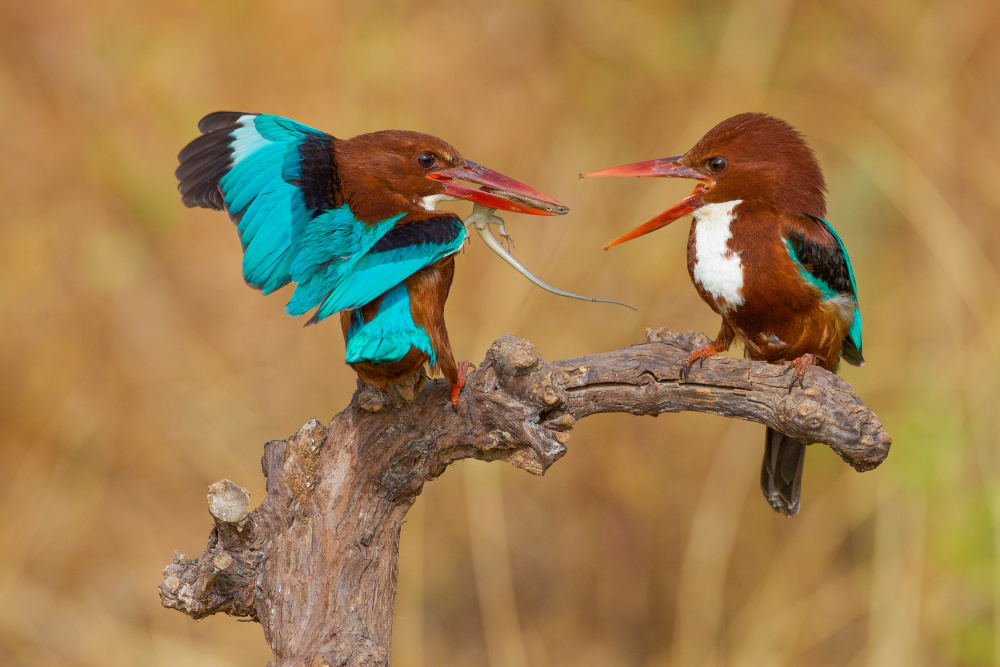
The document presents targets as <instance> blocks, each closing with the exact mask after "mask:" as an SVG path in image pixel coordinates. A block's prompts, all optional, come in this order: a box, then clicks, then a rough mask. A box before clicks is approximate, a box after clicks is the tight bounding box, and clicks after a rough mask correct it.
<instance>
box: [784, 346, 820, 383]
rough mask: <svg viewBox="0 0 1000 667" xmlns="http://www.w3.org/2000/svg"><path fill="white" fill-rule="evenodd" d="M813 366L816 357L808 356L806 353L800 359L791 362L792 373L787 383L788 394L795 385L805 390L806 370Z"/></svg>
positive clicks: (813, 355)
mask: <svg viewBox="0 0 1000 667" xmlns="http://www.w3.org/2000/svg"><path fill="white" fill-rule="evenodd" d="M814 365H816V355H815V354H810V353H809V352H806V353H805V354H803V355H802V356H801V357H798V358H797V359H793V360H792V362H791V368H792V371H793V372H792V381H791V382H789V383H788V392H789V393H791V391H792V389H793V388H794V387H795V385H796V384H797V385H799V386H800V387H802V388H803V389H805V388H806V385H805V379H806V370H808V368H809V367H810V366H814Z"/></svg>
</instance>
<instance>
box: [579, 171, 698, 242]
mask: <svg viewBox="0 0 1000 667" xmlns="http://www.w3.org/2000/svg"><path fill="white" fill-rule="evenodd" d="M682 157H684V156H683V155H678V156H677V157H666V158H660V159H659V160H646V161H645V162H636V163H635V164H626V165H622V166H621V167H611V168H610V169H601V170H600V171H592V172H590V173H589V174H585V175H584V176H585V177H590V176H638V177H646V178H649V177H653V176H656V177H660V178H693V179H695V180H698V181H701V183H699V184H698V185H697V186H696V187H695V189H694V192H692V193H691V196H689V197H686V198H685V199H682V200H681V201H679V202H678V203H677V204H675V205H674V206H672V207H670V208H669V209H667V210H666V211H664V212H663V213H661V214H659V215H658V216H656V217H655V218H653V219H651V220H648V221H646V222H644V223H642V224H641V225H639V226H638V227H636V228H635V229H633V230H632V231H630V232H629V233H628V234H626V235H625V236H622V237H619V238H617V239H615V240H614V241H612V242H611V243H609V244H607V245H606V246H604V249H605V250H607V249H608V248H610V247H611V246H613V245H618V244H619V243H625V241H631V240H632V239H635V238H638V237H640V236H643V235H644V234H648V233H650V232H652V231H655V230H657V229H659V228H660V227H666V226H667V225H669V224H670V223H671V222H673V221H674V220H677V219H678V218H683V217H684V216H685V215H687V214H689V213H692V212H694V211H696V210H698V209H699V208H701V207H702V206H704V205H705V202H704V201H702V199H701V197H702V195H704V194H705V193H706V192H708V191H709V190H711V189H712V187H713V186H714V185H715V181H713V180H712V179H710V178H708V177H706V176H705V175H704V174H700V173H698V172H697V171H695V170H694V169H692V168H691V167H688V166H686V165H683V164H681V163H680V160H681V158H682Z"/></svg>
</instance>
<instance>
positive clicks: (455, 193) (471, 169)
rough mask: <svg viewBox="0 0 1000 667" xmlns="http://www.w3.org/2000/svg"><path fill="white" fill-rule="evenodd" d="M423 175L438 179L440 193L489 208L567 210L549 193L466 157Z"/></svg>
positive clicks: (545, 212) (560, 212) (539, 211)
mask: <svg viewBox="0 0 1000 667" xmlns="http://www.w3.org/2000/svg"><path fill="white" fill-rule="evenodd" d="M427 178H431V179H434V180H436V181H441V182H442V183H443V184H444V194H446V195H448V196H450V197H456V198H458V199H467V200H468V201H471V202H475V203H477V204H482V205H483V206H489V207H490V208H498V209H502V210H504V211H514V212H515V213H531V214H532V215H563V214H565V213H568V212H569V208H568V207H566V206H563V205H562V204H560V203H559V202H557V201H556V200H555V199H553V198H552V197H549V196H548V195H545V194H542V193H541V192H539V191H538V190H535V189H534V188H529V187H528V186H527V185H525V184H524V183H520V182H518V181H515V180H514V179H513V178H509V177H507V176H504V175H503V174H501V173H498V172H495V171H493V170H492V169H488V168H486V167H484V166H482V165H479V164H476V163H475V162H472V161H469V160H466V162H465V165H464V166H462V167H455V168H454V169H445V170H444V171H438V172H433V173H430V174H427ZM453 179H461V180H463V181H468V182H469V183H474V184H476V185H479V186H482V187H481V188H473V187H469V186H468V185H464V184H462V183H456V182H455V181H454V180H453Z"/></svg>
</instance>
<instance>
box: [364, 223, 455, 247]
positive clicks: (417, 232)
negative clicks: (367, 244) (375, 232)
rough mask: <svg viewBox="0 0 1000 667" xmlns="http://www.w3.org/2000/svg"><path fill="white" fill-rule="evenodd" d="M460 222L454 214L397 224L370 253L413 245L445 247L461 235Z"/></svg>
mask: <svg viewBox="0 0 1000 667" xmlns="http://www.w3.org/2000/svg"><path fill="white" fill-rule="evenodd" d="M463 226H464V225H463V224H462V221H461V220H460V219H459V218H458V216H456V215H455V214H454V213H443V214H441V215H439V216H435V217H433V218H425V219H423V220H418V221H415V222H404V223H403V224H397V225H396V226H395V227H393V228H392V229H391V230H389V233H387V234H386V235H385V236H383V237H382V238H380V239H379V240H378V242H377V243H375V245H373V246H372V249H371V252H373V253H376V252H387V251H389V250H395V249H396V248H403V247H407V246H415V245H438V246H446V245H448V244H450V243H452V242H453V241H454V240H455V239H457V238H458V236H459V234H461V233H462V228H463Z"/></svg>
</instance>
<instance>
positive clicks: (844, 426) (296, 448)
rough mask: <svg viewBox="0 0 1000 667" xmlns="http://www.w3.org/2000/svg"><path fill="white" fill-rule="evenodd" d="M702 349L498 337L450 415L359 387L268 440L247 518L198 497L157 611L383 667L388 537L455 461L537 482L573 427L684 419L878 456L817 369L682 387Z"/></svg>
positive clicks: (839, 386)
mask: <svg viewBox="0 0 1000 667" xmlns="http://www.w3.org/2000/svg"><path fill="white" fill-rule="evenodd" d="M706 342H708V339H707V337H706V336H705V335H704V334H700V333H688V334H677V333H674V332H671V331H666V330H659V331H653V330H650V331H648V332H647V336H646V342H645V343H643V344H640V345H633V346H631V347H627V348H625V349H622V350H617V351H614V352H607V353H604V354H595V355H589V356H585V357H579V358H576V359H566V360H563V361H556V362H552V363H548V362H546V361H545V360H544V359H542V357H541V356H540V355H539V354H538V352H537V351H536V350H535V348H534V346H532V344H531V343H529V342H528V341H525V340H521V339H518V338H516V337H514V336H510V335H508V336H503V337H501V338H500V339H498V340H497V341H496V342H495V343H494V344H493V345H492V346H491V347H490V350H489V352H488V353H487V354H486V359H485V360H484V361H483V363H482V365H481V366H480V367H479V369H478V370H477V371H476V372H475V373H473V374H472V375H471V376H470V377H469V380H468V383H467V384H466V387H465V389H464V390H463V392H462V398H461V403H460V406H459V410H458V412H455V411H454V410H452V408H451V405H450V403H449V393H448V387H447V385H446V384H445V383H444V382H443V381H440V380H439V381H429V382H427V383H425V384H424V385H423V388H422V390H421V391H420V393H419V394H418V395H417V397H416V399H415V400H414V401H412V402H411V403H409V404H407V405H404V406H402V407H397V408H392V407H391V406H392V405H394V404H398V401H397V400H395V398H393V397H388V398H387V400H386V401H382V402H380V401H379V400H377V397H375V399H374V400H373V397H372V396H371V395H370V393H371V392H370V390H369V391H368V392H367V393H366V392H365V391H359V392H358V393H356V394H355V396H354V399H353V400H352V402H351V405H349V406H348V407H347V408H346V409H345V410H344V411H343V412H341V413H340V414H338V415H337V416H336V417H334V419H333V422H332V423H331V424H330V427H329V428H325V427H324V426H323V425H322V424H320V423H319V422H317V421H316V420H310V421H309V422H308V423H307V424H305V426H303V427H302V428H301V429H300V430H299V432H298V433H296V434H295V435H293V436H292V437H290V438H289V439H288V440H274V441H271V442H269V443H267V445H265V447H264V456H263V459H262V466H263V470H264V474H265V475H266V476H267V497H266V498H265V499H264V501H263V502H262V503H261V504H260V506H258V507H257V508H256V509H254V510H253V511H248V510H249V494H248V493H247V491H246V489H244V488H243V487H241V486H239V485H238V484H235V483H233V482H230V481H228V480H223V481H221V482H217V483H215V484H213V485H212V486H211V487H209V495H208V501H209V511H210V513H211V514H212V516H213V518H214V519H215V528H214V529H213V530H212V533H211V535H210V536H209V541H208V546H207V547H206V549H205V552H204V553H203V554H202V555H201V556H199V557H198V558H187V557H186V556H184V555H182V554H180V553H176V554H175V555H174V560H173V563H171V564H170V565H168V566H167V568H166V570H164V579H163V583H162V584H160V589H159V590H160V598H161V601H162V603H163V605H164V606H166V607H170V608H173V609H178V610H180V611H182V612H184V613H185V614H187V615H189V616H191V617H192V618H195V619H198V618H202V617H204V616H208V615H210V614H215V613H218V612H224V613H227V614H230V615H232V616H244V617H249V618H252V619H254V620H257V621H259V622H260V623H261V625H262V626H263V628H264V636H265V637H266V638H267V641H268V643H269V644H270V646H271V649H272V650H273V651H274V661H273V662H272V663H271V664H272V665H275V666H280V667H284V666H286V665H310V666H313V665H331V666H340V665H350V666H352V667H353V666H360V665H365V666H367V665H388V664H389V661H390V656H389V647H390V638H391V631H392V608H393V603H394V601H395V597H396V574H397V557H398V553H399V534H400V529H401V527H402V525H403V521H404V518H405V516H406V512H407V510H408V509H409V508H410V506H411V505H412V504H413V502H414V501H415V500H416V497H417V495H419V494H420V491H421V489H422V488H423V485H424V483H425V482H427V481H429V480H431V479H434V478H435V477H437V476H438V475H440V474H441V473H442V472H444V470H445V468H447V467H448V466H449V465H450V464H451V463H454V462H455V461H459V460H461V459H465V458H476V459H480V460H483V461H495V460H503V461H507V462H509V463H512V464H513V465H515V466H517V467H518V468H523V469H524V470H527V471H528V472H531V473H534V474H538V475H541V474H542V473H544V472H545V470H546V469H547V468H548V467H549V466H550V465H552V464H553V463H554V462H555V461H556V460H557V459H559V458H560V457H561V456H562V455H563V454H565V453H566V447H565V445H566V442H567V441H568V440H569V431H570V430H571V429H572V428H573V425H574V424H575V423H576V421H577V420H578V419H582V418H584V417H587V416H588V415H592V414H596V413H600V412H628V413H631V414H636V415H655V414H659V413H662V412H679V411H681V410H695V411H699V412H711V413H715V414H720V415H724V416H727V417H738V418H741V419H747V420H750V421H755V422H760V423H762V424H767V425H768V426H771V427H773V428H775V429H778V430H779V431H783V432H785V433H787V434H789V435H791V436H793V437H795V438H797V439H799V440H802V441H805V442H816V443H822V444H825V445H828V446H830V447H831V448H833V450H834V451H836V452H837V453H838V454H839V455H840V456H841V457H842V458H843V459H844V460H845V461H847V462H848V463H849V464H851V466H853V467H854V468H855V469H857V470H859V471H864V470H870V469H872V468H874V467H875V466H877V465H878V464H879V463H881V462H882V460H883V459H885V457H886V456H887V455H888V453H889V446H890V444H891V442H892V440H891V438H890V437H889V435H888V434H887V433H886V432H885V431H884V430H883V429H882V424H881V422H880V421H879V419H878V417H876V416H875V414H874V413H872V412H871V411H870V410H869V409H868V408H867V407H865V405H864V404H863V403H862V402H861V400H860V399H859V398H858V397H857V396H856V395H855V394H854V392H853V390H852V389H851V386H850V385H849V384H848V383H847V382H845V381H844V380H842V379H841V378H838V377H837V376H835V375H833V374H831V373H828V372H827V371H825V370H823V369H821V368H818V367H813V368H811V369H809V370H808V371H807V374H806V377H805V383H804V384H805V388H804V389H803V388H794V389H792V390H791V391H789V389H788V385H789V375H788V373H789V364H780V365H779V364H766V363H762V362H752V361H747V360H744V359H734V358H727V357H718V358H711V359H708V360H706V361H705V363H704V366H703V367H699V366H695V367H694V368H692V369H691V373H690V376H689V378H688V380H687V381H686V382H681V381H680V380H679V371H680V366H681V363H682V362H683V360H684V358H685V357H686V355H687V354H688V352H689V351H691V350H693V349H695V348H697V347H699V346H701V345H703V344H704V343H706ZM413 385H414V386H415V387H419V386H420V382H419V381H418V380H415V381H414V383H413ZM383 405H385V406H390V407H387V408H385V409H382V410H381V411H373V410H380V406H383Z"/></svg>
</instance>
